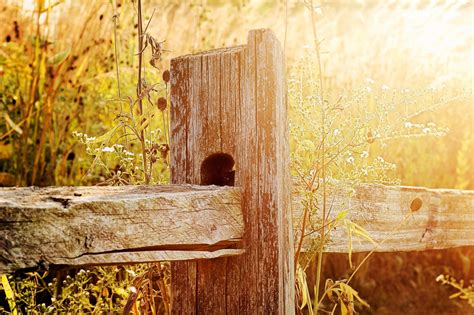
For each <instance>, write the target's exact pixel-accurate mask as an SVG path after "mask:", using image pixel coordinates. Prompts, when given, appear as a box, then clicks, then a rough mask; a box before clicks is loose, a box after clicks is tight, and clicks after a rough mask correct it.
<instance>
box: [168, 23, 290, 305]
mask: <svg viewBox="0 0 474 315" xmlns="http://www.w3.org/2000/svg"><path fill="white" fill-rule="evenodd" d="M171 78H172V79H171V144H172V148H171V179H172V182H173V183H174V184H178V183H192V184H220V183H232V181H233V178H230V177H233V175H234V173H233V172H232V171H231V170H230V167H232V165H230V167H229V164H232V159H233V160H234V161H235V166H234V168H235V186H238V187H240V188H241V193H242V211H243V215H244V222H245V235H244V241H243V244H242V247H243V248H245V254H243V255H242V256H235V257H226V258H219V259H212V260H198V261H186V262H173V263H172V296H173V297H172V308H173V313H175V314H195V313H200V314H225V313H227V314H292V313H294V276H293V242H292V230H291V227H292V224H291V206H290V192H291V183H290V177H289V164H288V163H289V148H288V122H287V104H286V87H285V75H284V61H283V55H282V50H281V46H280V43H279V42H278V40H277V39H276V38H275V36H274V34H273V33H272V32H271V31H270V30H256V31H251V32H250V33H249V36H248V44H247V45H245V46H238V47H233V48H225V49H218V50H213V51H209V52H203V53H198V54H195V55H188V56H183V57H179V58H176V59H173V60H172V61H171ZM216 153H218V155H213V154H216ZM219 154H220V155H219ZM211 155H212V157H211V159H212V163H210V165H207V166H206V167H202V165H203V162H204V161H205V160H206V158H208V157H210V156H211ZM229 161H230V162H229ZM209 167H211V168H212V167H214V170H212V169H209ZM213 172H214V173H213ZM219 176H221V178H219ZM213 181H214V182H213Z"/></svg>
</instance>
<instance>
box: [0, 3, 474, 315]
mask: <svg viewBox="0 0 474 315" xmlns="http://www.w3.org/2000/svg"><path fill="white" fill-rule="evenodd" d="M19 2H20V3H19ZM311 3H312V2H310V1H283V0H281V1H273V2H272V1H262V0H233V1H225V2H223V1H216V0H207V1H195V0H188V1H164V0H149V1H143V3H142V5H143V8H142V10H141V11H142V13H143V15H142V16H141V14H139V13H138V14H137V12H139V10H138V6H139V1H121V0H111V1H108V2H104V1H100V0H94V1H88V2H87V5H85V4H84V3H81V2H80V1H64V2H54V1H24V2H23V3H21V1H6V2H4V4H1V5H0V19H1V20H2V21H3V22H2V27H1V28H0V37H1V38H2V44H1V46H0V100H1V103H0V104H1V109H2V113H1V116H2V119H1V120H0V185H2V186H8V185H22V186H26V185H39V186H45V185H97V184H99V185H124V184H144V183H152V184H161V183H167V182H168V180H169V170H168V151H169V132H168V119H169V106H168V94H169V72H168V71H167V69H168V67H169V60H170V59H171V58H173V57H175V56H179V55H183V54H188V53H192V52H197V51H203V50H207V49H212V48H218V47H225V46H232V45H237V44H242V43H245V42H246V36H247V32H248V30H249V29H254V28H260V27H266V28H271V29H273V30H274V31H275V33H276V34H277V37H278V38H279V39H280V41H281V42H282V43H283V46H284V51H285V56H286V67H287V82H288V100H289V105H290V132H291V140H290V148H291V158H292V165H291V171H292V175H293V176H294V177H295V178H296V181H297V185H296V187H295V190H296V193H297V194H298V195H299V196H300V197H301V199H302V203H303V205H304V209H305V211H304V213H303V214H302V216H301V220H300V221H298V222H296V225H295V226H296V230H295V242H296V244H295V247H296V248H297V249H298V244H299V242H300V240H301V239H302V238H301V235H302V234H303V235H304V234H308V233H313V234H314V233H318V235H320V236H321V237H320V238H319V240H318V239H317V241H316V242H315V244H314V248H313V250H311V251H309V252H307V253H304V254H303V253H299V251H298V250H297V261H298V262H299V267H298V269H297V280H298V288H299V290H298V291H299V295H298V297H299V301H298V303H299V305H300V306H301V307H302V310H301V311H302V312H304V313H310V314H313V311H315V309H316V308H317V307H318V306H317V305H318V304H319V303H318V298H320V297H321V296H322V294H323V293H325V296H326V298H325V299H322V301H321V302H322V303H321V305H320V307H319V309H320V310H321V309H324V310H329V311H331V310H337V312H344V310H343V309H344V308H346V311H347V312H350V311H351V310H352V307H353V306H351V305H355V310H357V311H358V312H361V313H364V314H366V313H369V314H396V313H399V312H400V311H402V310H406V309H407V308H409V309H414V310H417V311H420V307H425V309H426V310H427V311H429V312H435V313H438V314H443V313H449V312H463V311H466V310H468V311H469V310H471V311H472V309H469V307H470V306H469V305H468V301H469V302H470V303H471V304H472V303H473V302H472V301H473V297H472V287H471V288H470V289H469V288H468V287H469V285H470V284H469V283H468V281H469V279H474V276H473V275H474V267H473V259H474V258H473V257H474V251H473V249H472V248H461V249H452V250H445V251H426V252H419V253H391V254H385V253H375V254H373V255H371V257H370V259H368V260H364V257H366V254H352V255H351V258H350V259H348V255H347V254H344V255H342V254H327V255H324V257H323V256H322V255H321V253H320V249H321V244H322V243H324V239H325V238H326V237H330V228H329V227H330V226H331V225H330V224H349V226H351V225H350V222H347V221H345V220H344V218H343V217H341V218H339V220H338V221H335V222H326V219H325V216H323V215H322V213H323V211H326V210H327V209H322V206H321V205H322V204H323V203H322V199H323V198H325V194H324V192H323V188H324V190H327V191H330V190H331V187H334V186H336V185H340V183H342V182H343V183H345V184H346V185H357V183H361V182H369V183H382V184H402V185H412V186H425V187H433V188H457V189H474V163H473V157H472V152H474V150H473V149H474V138H473V135H472V122H473V103H472V72H473V69H474V68H473V62H472V57H473V55H472V39H473V33H472V25H471V15H472V9H473V7H472V3H471V2H469V1H454V0H453V1H449V0H446V1H441V2H439V3H434V2H428V1H421V0H420V1H408V0H407V1H398V2H390V3H389V2H385V1H354V2H344V1H314V3H313V8H312V9H311ZM140 20H141V21H140ZM313 26H314V29H315V31H316V32H315V33H313V31H312V27H313ZM140 34H144V35H142V36H141V37H140ZM315 35H317V36H315ZM140 38H141V39H142V40H141V41H140V40H139V39H140ZM315 43H316V45H315ZM145 46H146V47H145ZM137 52H139V53H137ZM140 65H141V66H140ZM137 82H138V84H137ZM137 91H138V92H137ZM348 211H350V209H348ZM326 225H328V226H327V227H326V228H323V229H322V232H321V226H326ZM352 227H353V228H354V229H358V227H354V226H353V225H352ZM302 231H303V232H302ZM357 231H358V232H359V236H360V235H362V237H368V238H370V236H364V230H363V227H360V229H358V230H357ZM321 242H322V243H321ZM318 256H319V257H320V258H318ZM362 261H364V264H363V265H360V268H358V269H357V274H355V275H354V276H352V275H353V271H354V269H355V268H356V267H358V266H359V264H360V263H361V262H362ZM375 271H376V272H375ZM439 275H444V276H442V277H438V276H439ZM352 277H353V278H352ZM344 278H345V279H348V278H350V279H351V280H352V281H351V282H350V284H348V283H346V282H337V280H341V279H344ZM454 279H458V280H461V279H466V280H465V283H462V282H456V280H454ZM437 280H438V281H439V282H440V283H442V284H445V285H440V283H437ZM471 281H472V280H471ZM460 283H462V285H460ZM336 284H337V285H336ZM168 285H169V271H168V266H167V264H164V263H163V264H155V265H154V266H143V265H140V266H123V267H105V268H92V269H90V270H71V271H64V270H62V271H48V272H43V273H40V272H31V273H27V274H18V275H9V276H4V277H2V288H3V291H0V295H2V298H3V297H5V298H6V299H2V300H4V301H5V303H3V302H2V303H1V304H0V308H3V309H2V310H4V311H5V312H7V311H9V310H10V311H11V310H13V309H14V311H13V313H15V312H16V313H44V312H77V311H78V310H82V311H84V312H104V311H105V312H108V311H116V312H121V311H123V310H124V308H125V309H126V310H128V311H131V312H135V313H138V312H142V313H146V312H148V311H150V312H151V311H153V312H154V313H162V312H166V311H167V305H166V303H164V304H163V303H162V302H161V301H162V298H164V299H165V300H167V293H166V292H167V290H166V287H167V286H168ZM349 285H350V286H349ZM471 285H472V283H471ZM327 288H335V289H336V290H326V289H327ZM356 290H357V292H358V293H356ZM313 291H316V292H318V291H319V294H316V295H317V297H316V298H315V297H314V292H313ZM348 295H349V296H351V297H352V300H351V301H350V302H351V303H348V302H347V301H344V299H343V298H342V297H343V296H344V297H347V296H348ZM450 296H451V297H452V298H451V299H450V298H449V297H450ZM352 302H353V303H352ZM369 305H370V308H369V307H368V306H369ZM422 305H423V306H422ZM405 313H407V312H406V311H405Z"/></svg>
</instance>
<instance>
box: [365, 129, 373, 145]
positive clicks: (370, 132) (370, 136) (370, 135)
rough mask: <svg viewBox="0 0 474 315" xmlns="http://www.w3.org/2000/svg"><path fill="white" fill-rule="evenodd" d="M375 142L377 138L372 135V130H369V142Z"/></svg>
mask: <svg viewBox="0 0 474 315" xmlns="http://www.w3.org/2000/svg"><path fill="white" fill-rule="evenodd" d="M374 141H375V138H374V135H373V134H372V130H369V132H367V142H368V143H374Z"/></svg>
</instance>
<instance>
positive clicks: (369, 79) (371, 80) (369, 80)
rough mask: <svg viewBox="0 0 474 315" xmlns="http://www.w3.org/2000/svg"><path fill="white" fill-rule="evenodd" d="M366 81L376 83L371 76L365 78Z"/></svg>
mask: <svg viewBox="0 0 474 315" xmlns="http://www.w3.org/2000/svg"><path fill="white" fill-rule="evenodd" d="M365 81H366V82H367V83H369V84H374V83H375V81H374V80H373V79H371V78H367V79H365Z"/></svg>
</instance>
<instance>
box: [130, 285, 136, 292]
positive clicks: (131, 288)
mask: <svg viewBox="0 0 474 315" xmlns="http://www.w3.org/2000/svg"><path fill="white" fill-rule="evenodd" d="M128 290H129V291H130V292H132V293H137V288H135V287H133V286H132V287H129V288H128Z"/></svg>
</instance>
